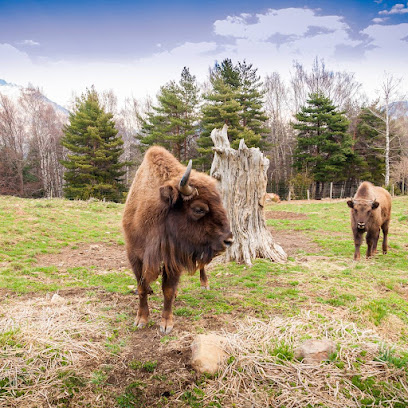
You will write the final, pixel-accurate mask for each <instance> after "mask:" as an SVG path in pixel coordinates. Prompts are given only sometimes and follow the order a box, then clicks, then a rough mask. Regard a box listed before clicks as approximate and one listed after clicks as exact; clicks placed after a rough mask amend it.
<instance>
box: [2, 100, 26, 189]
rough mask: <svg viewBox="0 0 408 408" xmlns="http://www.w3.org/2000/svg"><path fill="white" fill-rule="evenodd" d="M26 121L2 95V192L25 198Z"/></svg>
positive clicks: (16, 108)
mask: <svg viewBox="0 0 408 408" xmlns="http://www.w3.org/2000/svg"><path fill="white" fill-rule="evenodd" d="M27 139H28V138H27V134H26V131H25V127H24V119H23V117H22V115H21V113H20V112H19V109H18V106H16V104H15V103H14V102H13V101H12V100H11V99H10V98H8V97H7V96H5V95H2V94H0V173H1V174H0V192H1V193H3V194H16V195H19V196H21V197H23V196H24V175H23V170H24V153H25V151H26V150H27Z"/></svg>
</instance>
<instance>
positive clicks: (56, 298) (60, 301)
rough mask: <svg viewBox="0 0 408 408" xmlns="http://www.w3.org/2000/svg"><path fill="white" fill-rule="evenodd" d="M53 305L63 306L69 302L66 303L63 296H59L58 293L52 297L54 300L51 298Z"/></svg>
mask: <svg viewBox="0 0 408 408" xmlns="http://www.w3.org/2000/svg"><path fill="white" fill-rule="evenodd" d="M51 303H54V304H58V305H61V304H64V303H67V301H66V299H65V298H63V297H62V296H60V295H58V293H54V294H53V295H52V298H51Z"/></svg>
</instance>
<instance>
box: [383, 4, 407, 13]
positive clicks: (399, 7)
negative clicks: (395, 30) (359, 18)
mask: <svg viewBox="0 0 408 408" xmlns="http://www.w3.org/2000/svg"><path fill="white" fill-rule="evenodd" d="M406 13H408V3H407V5H405V4H401V3H399V4H395V5H394V6H392V8H391V10H382V11H380V12H379V13H378V14H385V15H387V14H406Z"/></svg>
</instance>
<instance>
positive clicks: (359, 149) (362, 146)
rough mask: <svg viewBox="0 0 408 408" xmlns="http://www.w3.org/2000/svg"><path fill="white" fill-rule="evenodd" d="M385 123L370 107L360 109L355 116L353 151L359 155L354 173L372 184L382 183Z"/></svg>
mask: <svg viewBox="0 0 408 408" xmlns="http://www.w3.org/2000/svg"><path fill="white" fill-rule="evenodd" d="M384 130H385V125H384V122H383V121H381V119H379V118H378V116H376V115H374V114H373V113H372V112H371V111H370V109H367V108H365V109H362V111H361V112H360V114H359V115H358V118H357V126H356V129H355V141H354V151H355V153H356V155H358V156H359V157H360V162H359V165H358V167H357V168H356V170H355V174H356V176H357V177H358V179H360V180H369V181H371V182H372V183H374V184H377V185H382V184H383V183H384V172H385V155H384V145H385V142H384Z"/></svg>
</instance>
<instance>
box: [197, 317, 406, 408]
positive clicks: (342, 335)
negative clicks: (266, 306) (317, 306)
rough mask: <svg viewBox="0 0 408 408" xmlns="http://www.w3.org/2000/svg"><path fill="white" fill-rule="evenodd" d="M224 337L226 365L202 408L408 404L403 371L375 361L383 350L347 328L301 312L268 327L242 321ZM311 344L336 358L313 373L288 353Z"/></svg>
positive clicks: (368, 334) (374, 338)
mask: <svg viewBox="0 0 408 408" xmlns="http://www.w3.org/2000/svg"><path fill="white" fill-rule="evenodd" d="M225 335H226V337H227V340H228V343H227V347H226V351H227V352H228V354H229V355H230V356H232V357H230V359H229V361H228V363H226V364H225V365H224V366H223V367H222V371H221V373H220V375H219V376H218V378H217V379H215V380H213V381H210V382H209V383H208V385H207V388H206V389H205V395H206V396H205V399H204V401H206V403H209V402H210V401H215V400H218V401H221V406H223V407H231V406H235V407H242V408H244V407H286V408H292V407H309V406H310V407H313V406H326V407H333V408H334V407H350V408H351V407H361V406H362V401H363V402H364V401H367V402H368V401H372V400H373V398H374V399H375V398H378V401H377V404H376V405H375V406H388V407H394V406H405V405H395V404H397V403H399V404H405V401H407V399H408V383H407V372H406V370H405V369H403V368H397V367H396V366H393V365H392V364H387V362H385V361H379V356H380V355H381V353H382V351H384V350H386V349H387V347H386V346H385V345H384V343H383V342H382V341H381V339H380V338H379V337H378V335H376V334H375V333H374V332H373V331H371V330H361V329H359V328H357V327H356V325H355V324H353V323H346V322H343V321H338V320H335V319H332V318H324V317H322V316H320V315H318V314H316V313H313V312H302V313H301V314H300V315H299V316H296V317H291V318H281V317H276V318H274V319H271V320H270V321H269V322H264V321H260V320H256V319H254V318H248V319H246V321H244V322H239V323H237V330H236V332H234V333H226V334H225ZM309 337H312V338H329V339H331V340H333V341H334V342H335V343H336V344H337V355H333V356H331V358H330V361H327V362H322V363H321V364H319V365H307V364H304V363H302V362H299V361H297V360H295V359H293V355H291V351H293V348H294V347H296V346H297V345H300V344H302V343H303V342H304V341H305V339H306V338H309ZM394 350H395V352H396V353H398V350H396V349H394ZM388 351H389V349H388ZM279 352H280V353H279ZM367 379H369V380H367ZM370 379H374V382H373V381H372V380H370ZM365 388H366V389H365ZM367 406H371V405H367Z"/></svg>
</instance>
